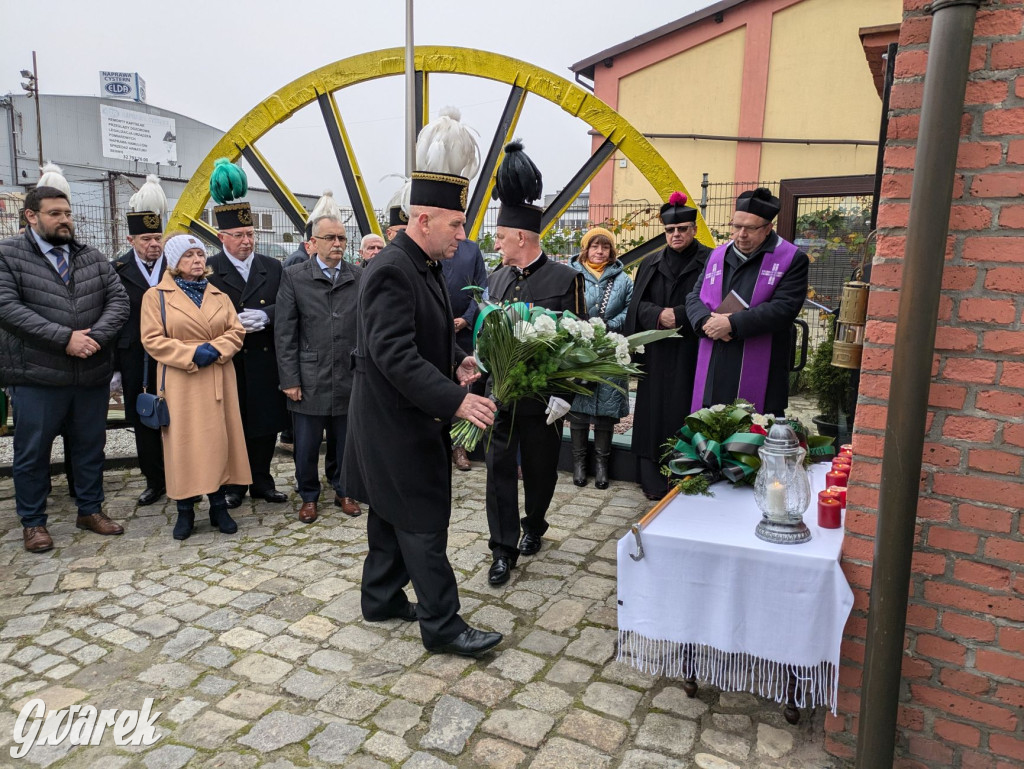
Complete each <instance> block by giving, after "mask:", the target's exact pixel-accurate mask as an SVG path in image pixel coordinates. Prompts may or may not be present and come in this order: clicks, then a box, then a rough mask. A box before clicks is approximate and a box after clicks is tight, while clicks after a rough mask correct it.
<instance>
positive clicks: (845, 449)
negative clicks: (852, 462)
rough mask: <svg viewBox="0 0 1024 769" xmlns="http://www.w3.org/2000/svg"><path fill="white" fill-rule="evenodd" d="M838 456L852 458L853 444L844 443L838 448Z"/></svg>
mask: <svg viewBox="0 0 1024 769" xmlns="http://www.w3.org/2000/svg"><path fill="white" fill-rule="evenodd" d="M839 456H841V457H852V456H853V444H852V443H844V444H843V445H842V446H840V447H839Z"/></svg>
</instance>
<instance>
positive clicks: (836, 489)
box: [818, 486, 846, 507]
mask: <svg viewBox="0 0 1024 769" xmlns="http://www.w3.org/2000/svg"><path fill="white" fill-rule="evenodd" d="M818 493H819V494H831V495H832V496H834V497H837V498H838V499H839V504H840V505H842V506H843V507H846V487H845V486H829V487H828V488H827V489H825V491H821V492H818Z"/></svg>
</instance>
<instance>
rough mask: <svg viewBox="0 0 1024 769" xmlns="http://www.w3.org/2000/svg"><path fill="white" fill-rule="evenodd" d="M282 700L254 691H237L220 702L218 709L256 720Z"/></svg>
mask: <svg viewBox="0 0 1024 769" xmlns="http://www.w3.org/2000/svg"><path fill="white" fill-rule="evenodd" d="M280 699H281V698H280V697H272V696H270V695H269V694H263V693H262V692H257V691H253V690H252V689H237V690H235V691H233V692H231V694H229V695H228V696H227V697H225V698H224V699H222V700H221V701H220V702H218V703H217V709H218V710H223V711H225V712H227V713H234V714H235V715H238V716H244V717H245V718H249V719H254V718H256V717H258V716H260V715H262V714H263V713H265V712H266V711H268V710H269V709H270V708H272V707H273V706H274V705H275V704H276V703H277V702H278V701H279V700H280Z"/></svg>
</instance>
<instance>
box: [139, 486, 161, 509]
mask: <svg viewBox="0 0 1024 769" xmlns="http://www.w3.org/2000/svg"><path fill="white" fill-rule="evenodd" d="M165 491H166V489H164V487H163V486H161V487H160V488H159V489H154V488H153V487H152V486H149V487H147V488H146V490H145V491H144V492H142V493H141V494H139V507H145V506H146V505H151V504H153V503H154V502H156V501H157V500H158V499H160V497H162V496H163V495H164V492H165Z"/></svg>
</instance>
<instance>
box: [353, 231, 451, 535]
mask: <svg viewBox="0 0 1024 769" xmlns="http://www.w3.org/2000/svg"><path fill="white" fill-rule="evenodd" d="M428 262H429V260H428V258H427V255H426V253H424V251H423V250H422V249H421V248H420V247H419V246H418V245H416V243H415V242H414V241H413V240H412V238H410V237H409V236H408V235H406V234H405V233H404V232H401V233H399V234H398V235H397V236H396V237H395V239H394V240H393V241H391V243H390V244H388V245H387V246H385V248H384V249H383V250H382V251H381V252H380V253H379V254H377V256H375V257H374V258H373V259H372V260H371V261H370V263H369V264H368V265H367V266H366V268H365V269H364V270H363V276H362V279H361V280H360V287H359V305H358V312H357V325H356V344H357V346H356V349H355V350H354V351H353V353H352V362H353V366H354V368H355V372H354V376H353V382H352V397H351V399H350V401H349V415H348V437H347V441H346V444H345V458H344V461H343V464H342V484H343V485H344V487H345V489H346V491H348V493H349V494H350V495H351V496H352V497H354V498H356V499H359V500H362V501H364V502H367V503H368V504H369V506H370V507H371V508H372V509H373V511H374V512H375V513H376V514H377V515H379V516H380V517H381V518H383V519H384V520H385V521H387V522H388V523H389V524H391V525H392V526H394V527H395V528H398V529H403V530H406V531H410V532H433V531H443V530H445V529H447V528H448V522H449V519H450V518H451V437H450V435H449V432H450V430H451V422H452V418H453V417H454V416H455V412H456V411H457V410H458V408H459V406H460V405H461V404H462V401H463V399H464V398H465V397H466V392H467V391H466V389H465V388H464V387H461V386H459V384H458V383H457V382H456V378H455V369H456V367H457V366H458V365H459V364H460V363H462V360H463V359H464V358H465V357H466V355H465V353H464V352H463V351H462V350H461V349H460V348H459V347H458V345H456V343H455V328H454V325H453V322H452V309H451V303H450V302H449V300H448V291H447V290H446V288H445V284H444V279H443V277H442V275H441V267H440V265H437V266H430V264H428Z"/></svg>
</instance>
